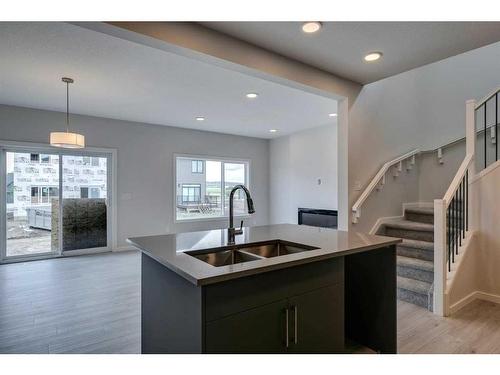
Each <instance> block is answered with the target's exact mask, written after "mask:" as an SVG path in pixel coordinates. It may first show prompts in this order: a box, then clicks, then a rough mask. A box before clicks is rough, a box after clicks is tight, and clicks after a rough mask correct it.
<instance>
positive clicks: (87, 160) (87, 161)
mask: <svg viewBox="0 0 500 375" xmlns="http://www.w3.org/2000/svg"><path fill="white" fill-rule="evenodd" d="M82 163H83V165H90V156H84V157H82Z"/></svg>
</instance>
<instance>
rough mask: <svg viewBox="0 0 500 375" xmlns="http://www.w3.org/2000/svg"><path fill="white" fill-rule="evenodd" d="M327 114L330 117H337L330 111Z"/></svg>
mask: <svg viewBox="0 0 500 375" xmlns="http://www.w3.org/2000/svg"><path fill="white" fill-rule="evenodd" d="M328 116H330V117H337V114H336V113H330V114H329V115H328Z"/></svg>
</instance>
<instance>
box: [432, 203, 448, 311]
mask: <svg viewBox="0 0 500 375" xmlns="http://www.w3.org/2000/svg"><path fill="white" fill-rule="evenodd" d="M446 230H447V228H446V201H445V200H444V199H435V200H434V294H433V311H434V313H435V314H437V315H441V316H446V314H447V304H446V273H447V272H446Z"/></svg>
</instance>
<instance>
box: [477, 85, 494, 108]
mask: <svg viewBox="0 0 500 375" xmlns="http://www.w3.org/2000/svg"><path fill="white" fill-rule="evenodd" d="M497 92H500V87H497V88H496V89H495V90H493V91H492V92H490V93H489V94H488V95H486V96H485V97H484V98H483V99H481V100H480V101H478V102H477V103H476V108H475V109H478V108H479V107H481V106H482V105H483V104H484V103H486V102H487V101H488V100H490V99H491V98H492V97H494V96H495V95H496V94H497Z"/></svg>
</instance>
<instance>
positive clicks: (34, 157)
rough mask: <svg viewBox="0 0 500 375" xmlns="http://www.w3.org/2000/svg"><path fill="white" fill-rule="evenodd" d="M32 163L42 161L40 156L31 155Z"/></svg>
mask: <svg viewBox="0 0 500 375" xmlns="http://www.w3.org/2000/svg"><path fill="white" fill-rule="evenodd" d="M30 161H31V162H32V163H38V162H39V161H40V154H30Z"/></svg>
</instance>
